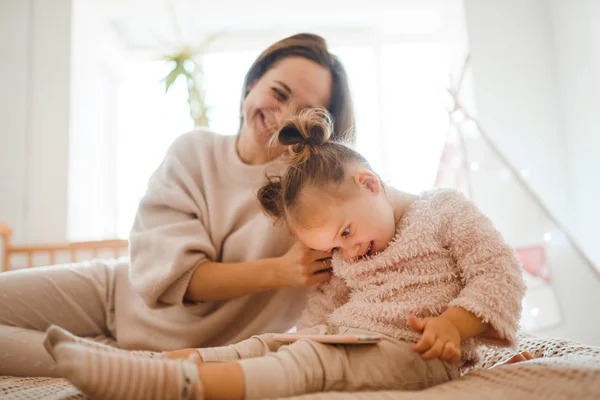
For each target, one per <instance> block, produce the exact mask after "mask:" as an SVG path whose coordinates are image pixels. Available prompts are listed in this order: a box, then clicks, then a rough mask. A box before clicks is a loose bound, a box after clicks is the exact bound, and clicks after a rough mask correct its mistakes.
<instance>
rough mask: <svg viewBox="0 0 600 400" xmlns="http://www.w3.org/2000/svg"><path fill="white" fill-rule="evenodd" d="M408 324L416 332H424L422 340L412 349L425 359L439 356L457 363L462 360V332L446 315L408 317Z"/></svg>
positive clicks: (449, 361) (446, 360)
mask: <svg viewBox="0 0 600 400" xmlns="http://www.w3.org/2000/svg"><path fill="white" fill-rule="evenodd" d="M408 325H409V326H410V329H412V330H413V331H415V332H419V333H422V334H423V335H422V336H421V340H419V342H418V343H417V344H415V345H414V346H413V347H412V349H413V350H414V351H415V352H417V353H419V355H420V356H421V358H423V359H424V360H433V359H435V358H439V359H440V360H442V361H445V362H448V363H451V364H455V363H457V362H458V361H459V360H460V332H459V330H458V328H457V327H456V326H455V325H454V324H453V323H452V322H451V321H450V320H449V319H448V318H446V317H444V316H443V315H440V316H439V317H429V318H423V319H417V318H416V317H415V316H413V315H411V316H410V317H408Z"/></svg>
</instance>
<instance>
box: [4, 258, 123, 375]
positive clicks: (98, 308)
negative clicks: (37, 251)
mask: <svg viewBox="0 0 600 400" xmlns="http://www.w3.org/2000/svg"><path fill="white" fill-rule="evenodd" d="M124 267H125V266H124ZM114 268H115V266H114V263H109V262H94V263H80V264H72V265H64V266H52V267H43V268H33V269H27V270H18V271H11V272H6V273H2V274H0V375H13V376H58V372H57V371H56V365H55V363H54V361H53V360H52V358H51V357H50V355H49V354H48V353H47V352H46V350H45V349H44V345H43V342H44V336H45V331H46V330H47V329H48V327H50V326H51V325H52V324H56V325H59V326H61V327H63V328H64V329H66V330H68V331H70V332H72V333H74V334H76V335H78V336H86V337H92V338H98V339H99V340H100V339H101V338H104V339H107V338H108V337H109V336H110V329H109V327H110V326H111V325H112V323H111V321H110V320H111V318H112V307H113V296H114Z"/></svg>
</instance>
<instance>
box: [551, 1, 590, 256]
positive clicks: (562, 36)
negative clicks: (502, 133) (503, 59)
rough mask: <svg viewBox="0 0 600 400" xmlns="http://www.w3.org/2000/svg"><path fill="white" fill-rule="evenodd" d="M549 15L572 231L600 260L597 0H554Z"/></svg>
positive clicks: (585, 247)
mask: <svg viewBox="0 0 600 400" xmlns="http://www.w3.org/2000/svg"><path fill="white" fill-rule="evenodd" d="M551 20H552V28H553V39H554V43H555V55H556V66H557V82H558V94H559V96H558V98H559V105H560V110H561V115H562V121H563V128H564V136H565V139H566V151H567V157H568V162H569V166H570V171H569V172H570V176H569V178H570V183H571V190H572V193H573V197H572V202H573V203H572V205H573V208H574V210H575V215H574V218H575V221H576V225H575V229H576V232H575V233H576V234H577V236H578V237H579V238H580V241H581V244H582V245H583V247H584V249H585V250H586V251H587V252H588V254H589V255H590V257H591V258H592V260H594V261H595V262H596V264H597V265H600V246H598V240H597V237H598V227H599V226H600V2H598V1H597V0H577V1H573V2H567V1H565V0H554V1H552V6H551Z"/></svg>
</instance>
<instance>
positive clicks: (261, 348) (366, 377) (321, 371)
mask: <svg viewBox="0 0 600 400" xmlns="http://www.w3.org/2000/svg"><path fill="white" fill-rule="evenodd" d="M300 333H312V334H324V333H327V334H336V333H338V334H369V333H372V332H369V331H365V330H361V329H354V328H331V327H327V326H323V325H321V326H316V327H313V328H310V329H305V330H303V331H301V332H300ZM411 346H412V343H408V342H405V341H399V340H395V339H393V338H391V337H388V336H384V338H383V340H382V341H381V342H380V343H378V344H374V345H329V344H322V343H316V342H313V341H309V340H301V341H298V342H295V343H292V344H290V345H284V344H282V343H280V342H276V341H274V340H273V335H272V334H265V335H260V336H255V337H252V338H250V339H248V340H244V341H242V342H240V343H238V344H235V345H231V346H227V347H215V348H208V349H199V351H200V353H201V355H202V358H203V359H204V361H205V362H211V361H232V360H240V361H238V363H239V364H240V365H241V367H242V370H243V371H244V381H245V382H244V385H245V391H246V399H248V400H251V399H262V398H278V397H286V396H294V395H301V394H305V393H314V392H325V391H358V390H418V389H424V388H427V387H430V386H434V385H437V384H440V383H443V382H448V381H450V380H452V379H456V378H458V376H459V371H458V366H455V365H450V364H447V363H444V362H442V361H439V360H431V361H424V360H422V359H421V358H420V357H419V356H418V355H416V354H415V353H414V352H413V351H412V350H411Z"/></svg>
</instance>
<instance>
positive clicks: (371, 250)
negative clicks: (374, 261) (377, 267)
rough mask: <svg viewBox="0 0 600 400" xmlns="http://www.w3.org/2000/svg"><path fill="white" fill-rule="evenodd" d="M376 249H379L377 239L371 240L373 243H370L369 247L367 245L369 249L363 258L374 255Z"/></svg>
mask: <svg viewBox="0 0 600 400" xmlns="http://www.w3.org/2000/svg"><path fill="white" fill-rule="evenodd" d="M376 251H377V249H376V248H375V241H374V240H371V243H369V247H367V251H366V252H365V254H363V255H362V256H361V257H363V258H366V257H371V256H372V255H374V254H375V252H376Z"/></svg>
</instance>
